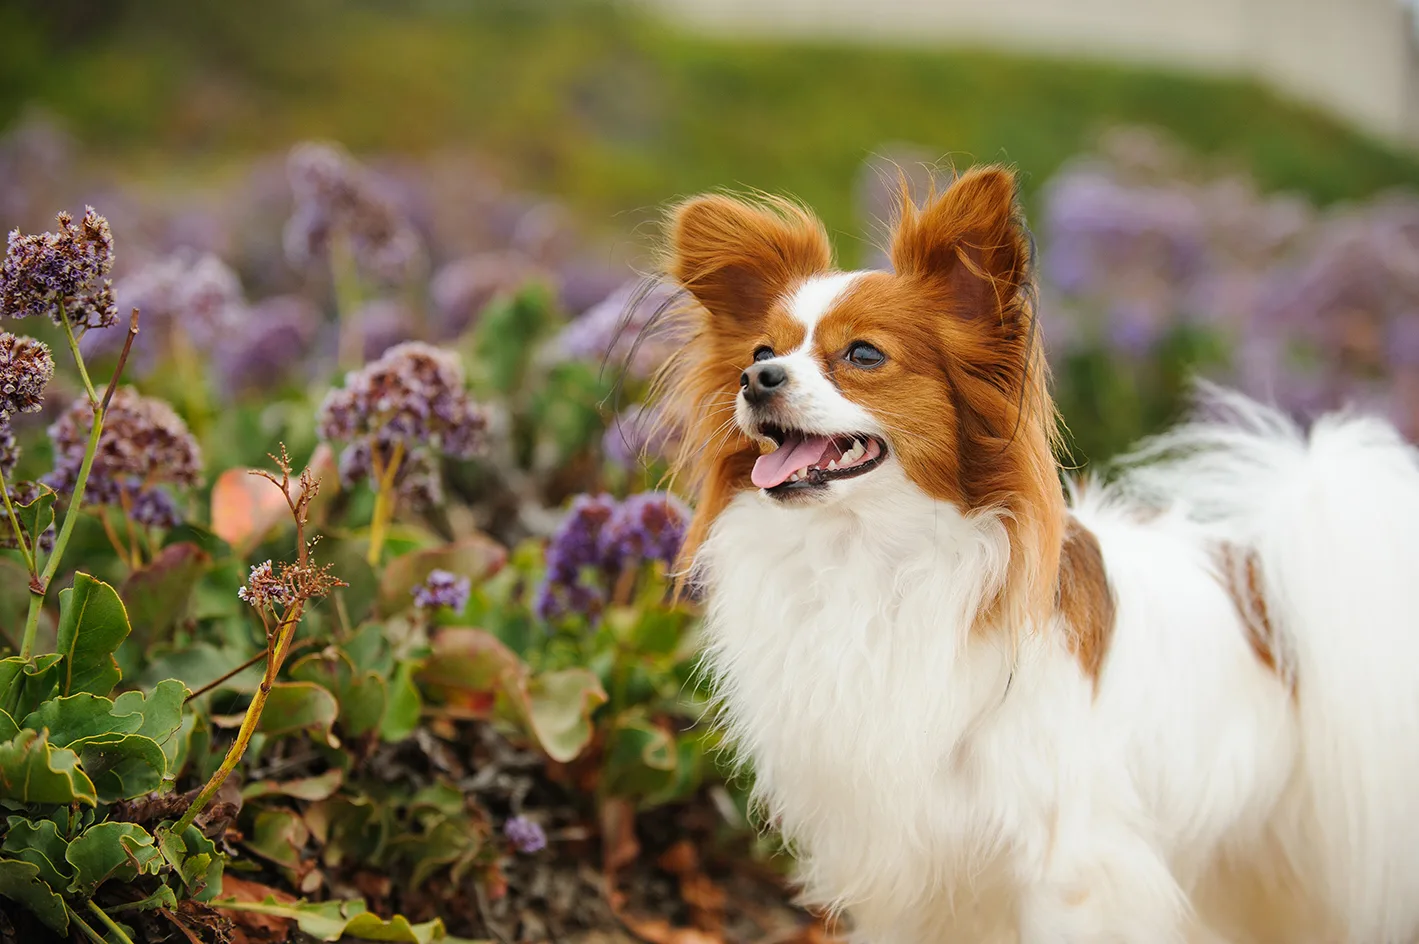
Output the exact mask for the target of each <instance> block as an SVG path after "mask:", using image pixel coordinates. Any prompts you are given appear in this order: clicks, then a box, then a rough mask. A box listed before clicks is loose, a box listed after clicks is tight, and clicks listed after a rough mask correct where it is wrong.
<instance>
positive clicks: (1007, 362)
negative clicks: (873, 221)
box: [892, 167, 1064, 617]
mask: <svg viewBox="0 0 1419 944" xmlns="http://www.w3.org/2000/svg"><path fill="white" fill-rule="evenodd" d="M901 206H902V209H901V219H900V220H899V222H898V223H897V227H896V231H895V234H894V236H893V239H892V262H893V265H894V267H895V268H896V270H897V273H898V274H899V275H901V276H903V277H905V278H907V279H911V280H913V281H914V282H916V283H917V284H919V285H920V287H921V289H922V291H923V292H925V293H926V294H927V295H929V296H930V297H931V298H933V299H935V300H936V306H937V308H938V310H939V311H940V313H941V314H940V317H941V321H940V324H939V326H938V328H939V334H940V337H941V343H942V345H943V347H944V349H945V350H946V351H947V352H948V353H949V355H950V363H951V365H952V369H951V371H950V373H951V378H950V379H951V386H952V391H953V397H952V400H953V403H954V405H955V407H956V413H957V416H956V423H957V427H958V429H957V443H958V449H957V453H958V455H957V462H958V464H959V465H958V468H957V469H956V471H957V473H958V475H959V481H960V483H961V487H962V489H963V491H964V492H965V495H964V496H963V497H964V498H965V500H966V503H967V504H968V506H969V507H970V508H997V509H999V510H1000V511H1002V512H1004V513H1005V515H1006V519H1005V520H1006V527H1007V529H1008V530H1009V531H1010V535H1011V556H1012V560H1011V567H1010V577H1009V579H1008V581H1007V588H1008V589H1007V591H1006V594H1005V596H1004V597H1002V599H1001V600H999V601H998V606H1004V607H1007V608H1009V609H1015V610H1018V609H1019V608H1023V609H1024V610H1025V611H1027V612H1025V613H1021V612H1017V613H1015V614H1014V615H1015V617H1024V616H1026V615H1029V614H1034V615H1039V614H1042V613H1045V612H1048V611H1049V610H1050V609H1052V607H1053V600H1052V598H1051V597H1052V592H1053V587H1054V585H1055V582H1056V575H1057V574H1058V570H1059V555H1060V546H1061V543H1062V539H1063V528H1064V495H1063V489H1062V487H1061V485H1060V481H1059V472H1058V466H1057V465H1056V463H1055V460H1054V446H1055V445H1056V443H1057V439H1058V432H1059V424H1058V419H1057V416H1056V413H1055V408H1054V404H1053V402H1052V401H1051V400H1050V398H1049V393H1048V389H1047V388H1048V368H1047V365H1046V363H1045V359H1044V354H1043V348H1042V346H1041V344H1040V343H1039V338H1038V329H1037V325H1036V322H1035V316H1036V314H1035V306H1034V301H1035V299H1034V291H1033V288H1034V285H1033V278H1034V273H1033V271H1032V258H1031V246H1030V240H1029V235H1028V231H1027V230H1026V228H1025V225H1024V220H1023V218H1022V216H1021V214H1020V210H1019V205H1018V203H1017V200H1016V182H1015V177H1014V175H1013V174H1012V173H1011V172H1010V171H1008V170H1006V169H1004V168H1000V167H982V168H975V169H972V170H970V171H967V172H966V173H965V174H963V175H961V176H960V177H959V178H957V179H956V180H955V181H954V182H953V183H952V184H951V185H950V187H949V188H947V189H946V191H945V192H944V193H940V194H932V195H931V196H930V197H929V198H928V199H927V201H926V203H925V205H924V206H923V207H921V208H918V207H917V206H916V205H915V204H914V203H913V202H912V200H911V197H910V195H909V194H908V193H907V192H906V188H905V187H903V190H902V203H901ZM1012 592H1014V593H1017V594H1018V593H1025V594H1026V596H1025V597H1023V598H1016V599H1010V597H1011V594H1012Z"/></svg>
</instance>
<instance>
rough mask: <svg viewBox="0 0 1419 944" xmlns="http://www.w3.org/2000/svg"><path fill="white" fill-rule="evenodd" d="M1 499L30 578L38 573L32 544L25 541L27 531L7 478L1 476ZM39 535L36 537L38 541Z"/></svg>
mask: <svg viewBox="0 0 1419 944" xmlns="http://www.w3.org/2000/svg"><path fill="white" fill-rule="evenodd" d="M0 497H3V498H4V499H5V513H6V514H7V515H9V516H10V527H11V528H13V529H14V530H15V541H16V542H18V544H19V545H20V553H21V554H23V555H25V567H26V569H28V570H29V572H30V577H34V576H36V575H37V573H38V569H37V568H36V567H35V563H34V555H33V554H31V553H30V542H29V541H27V540H25V529H24V528H22V527H20V516H19V515H17V514H15V506H14V504H12V503H11V501H10V489H9V488H7V487H6V485H5V477H4V476H3V475H0ZM38 538H39V535H35V539H36V540H38Z"/></svg>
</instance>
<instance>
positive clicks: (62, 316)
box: [59, 299, 99, 406]
mask: <svg viewBox="0 0 1419 944" xmlns="http://www.w3.org/2000/svg"><path fill="white" fill-rule="evenodd" d="M59 322H60V324H62V325H63V326H64V338H65V340H67V341H68V342H69V351H70V353H72V354H73V355H74V363H75V364H76V365H78V367H79V376H80V377H82V378H83V379H84V392H85V393H87V394H88V395H89V402H90V403H92V404H94V405H95V406H97V405H98V402H99V395H98V394H97V393H96V392H94V384H93V381H91V380H90V379H89V370H88V368H87V367H85V366H84V356H83V355H82V354H80V353H79V341H78V339H76V338H75V337H74V326H73V325H71V324H70V323H69V313H68V312H66V311H65V310H64V300H63V299H60V301H59Z"/></svg>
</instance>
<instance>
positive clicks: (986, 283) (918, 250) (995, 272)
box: [892, 167, 1030, 314]
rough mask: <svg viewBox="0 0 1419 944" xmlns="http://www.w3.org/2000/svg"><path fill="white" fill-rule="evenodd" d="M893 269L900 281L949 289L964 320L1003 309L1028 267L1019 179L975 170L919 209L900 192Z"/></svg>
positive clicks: (1004, 173) (999, 172) (995, 171)
mask: <svg viewBox="0 0 1419 944" xmlns="http://www.w3.org/2000/svg"><path fill="white" fill-rule="evenodd" d="M892 265H893V266H894V267H895V268H896V270H897V272H898V273H900V274H902V275H906V276H912V277H916V278H921V279H930V280H938V281H942V282H944V283H946V284H948V285H949V287H950V290H951V295H952V297H953V298H954V299H956V300H957V301H958V303H959V307H960V308H961V309H962V313H963V314H986V313H992V314H993V313H994V312H996V311H1000V310H1002V309H1004V308H1006V307H1007V306H1008V305H1009V304H1010V302H1011V301H1012V300H1013V299H1014V298H1015V296H1016V294H1017V293H1018V292H1019V290H1020V288H1021V286H1022V285H1023V284H1024V283H1025V281H1026V280H1027V279H1028V278H1029V266H1030V248H1029V238H1028V236H1027V235H1026V232H1025V227H1024V224H1023V222H1022V221H1021V218H1020V214H1019V210H1018V208H1017V203H1016V183H1015V175H1014V174H1012V173H1011V172H1010V171H1008V170H1006V169H1004V168H1002V167H979V168H975V169H972V170H970V171H967V172H966V173H965V174H963V175H961V176H960V177H958V178H957V179H956V180H955V181H954V182H953V183H952V184H951V185H950V186H949V187H948V188H947V189H946V191H945V192H944V193H941V194H940V195H933V196H932V197H931V198H930V199H928V200H927V202H926V205H925V206H924V207H921V208H918V207H917V206H916V205H915V204H914V203H913V202H912V201H911V197H910V195H909V194H908V193H906V188H905V187H903V193H902V206H901V219H900V220H899V221H898V223H897V228H896V232H895V233H894V234H893V237H892Z"/></svg>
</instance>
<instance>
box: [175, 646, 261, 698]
mask: <svg viewBox="0 0 1419 944" xmlns="http://www.w3.org/2000/svg"><path fill="white" fill-rule="evenodd" d="M269 653H270V650H269V649H263V650H261V651H260V652H258V653H257V654H256V655H254V656H252V657H251V658H250V659H247V660H246V661H245V662H243V663H242V664H241V665H239V666H237V667H236V668H234V669H232V670H231V671H230V672H228V673H226V674H225V675H223V676H222V677H221V678H218V679H215V680H213V681H211V682H208V683H207V684H206V685H203V686H202V687H201V688H199V689H197V691H195V692H193V693H192V694H191V695H188V696H187V697H186V698H184V699H183V700H182V703H183V704H184V705H185V704H187V703H188V702H190V701H192V700H193V699H194V698H201V697H202V696H203V695H205V694H207V693H208V692H210V691H211V690H212V689H214V688H216V687H217V686H218V685H221V684H222V683H223V682H226V681H228V680H229V679H231V678H234V677H235V676H238V675H240V674H241V673H243V672H245V671H246V670H247V669H249V668H251V667H252V666H253V665H255V664H256V663H258V662H260V661H261V660H262V659H265V658H266V656H267V655H268V654H269Z"/></svg>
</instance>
